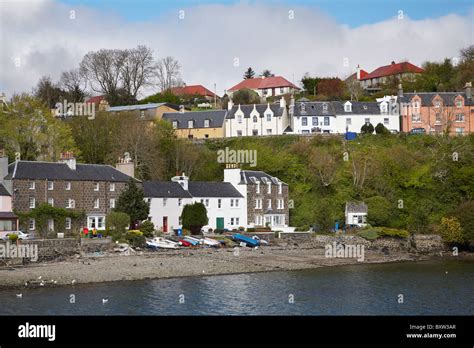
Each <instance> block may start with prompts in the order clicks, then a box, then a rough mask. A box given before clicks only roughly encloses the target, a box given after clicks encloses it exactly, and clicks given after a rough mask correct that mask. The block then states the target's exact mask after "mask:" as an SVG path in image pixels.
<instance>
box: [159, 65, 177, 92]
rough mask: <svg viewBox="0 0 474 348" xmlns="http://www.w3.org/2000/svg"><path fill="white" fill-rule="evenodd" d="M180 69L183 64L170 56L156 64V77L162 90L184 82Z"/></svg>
mask: <svg viewBox="0 0 474 348" xmlns="http://www.w3.org/2000/svg"><path fill="white" fill-rule="evenodd" d="M180 69H181V65H180V64H179V62H178V61H177V60H176V59H174V58H173V57H170V56H168V57H165V58H162V59H160V60H159V61H158V64H157V65H156V77H157V78H158V86H159V88H160V90H161V91H162V92H164V91H167V90H169V89H171V88H172V87H176V86H178V85H179V84H180V83H182V80H181V77H180Z"/></svg>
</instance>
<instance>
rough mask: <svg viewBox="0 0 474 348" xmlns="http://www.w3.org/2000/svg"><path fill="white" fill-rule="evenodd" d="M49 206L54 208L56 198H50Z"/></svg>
mask: <svg viewBox="0 0 474 348" xmlns="http://www.w3.org/2000/svg"><path fill="white" fill-rule="evenodd" d="M48 204H49V205H50V206H52V207H54V198H52V197H49V198H48Z"/></svg>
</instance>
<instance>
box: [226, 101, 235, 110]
mask: <svg viewBox="0 0 474 348" xmlns="http://www.w3.org/2000/svg"><path fill="white" fill-rule="evenodd" d="M233 107H234V102H233V101H232V99H230V98H229V102H228V103H227V110H232V108H233Z"/></svg>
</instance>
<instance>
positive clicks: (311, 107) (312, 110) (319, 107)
mask: <svg viewBox="0 0 474 348" xmlns="http://www.w3.org/2000/svg"><path fill="white" fill-rule="evenodd" d="M301 105H304V106H305V111H302V110H301ZM324 105H326V106H327V109H324ZM293 115H294V116H334V115H335V113H334V107H333V105H332V103H331V102H296V103H295V108H294V113H293Z"/></svg>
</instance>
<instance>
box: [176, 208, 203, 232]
mask: <svg viewBox="0 0 474 348" xmlns="http://www.w3.org/2000/svg"><path fill="white" fill-rule="evenodd" d="M181 218H182V221H183V227H184V228H186V229H189V230H191V233H192V234H200V233H201V229H202V226H205V225H207V224H208V222H209V219H208V217H207V209H206V207H205V206H204V204H202V203H198V202H196V203H194V204H186V205H185V206H184V208H183V212H182V213H181Z"/></svg>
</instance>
